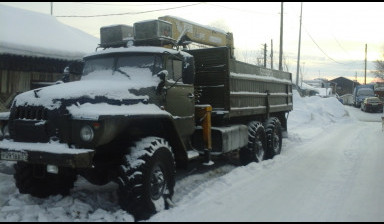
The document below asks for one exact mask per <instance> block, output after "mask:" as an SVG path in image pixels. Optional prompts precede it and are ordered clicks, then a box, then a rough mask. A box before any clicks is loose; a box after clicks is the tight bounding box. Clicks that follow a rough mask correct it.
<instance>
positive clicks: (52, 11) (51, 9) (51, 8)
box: [51, 2, 53, 16]
mask: <svg viewBox="0 0 384 224" xmlns="http://www.w3.org/2000/svg"><path fill="white" fill-rule="evenodd" d="M52 15H53V2H51V16H52Z"/></svg>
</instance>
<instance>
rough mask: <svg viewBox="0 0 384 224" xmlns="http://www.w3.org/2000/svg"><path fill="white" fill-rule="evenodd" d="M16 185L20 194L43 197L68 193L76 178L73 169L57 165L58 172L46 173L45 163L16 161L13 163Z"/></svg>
mask: <svg viewBox="0 0 384 224" xmlns="http://www.w3.org/2000/svg"><path fill="white" fill-rule="evenodd" d="M14 168H15V173H14V175H13V176H14V178H15V182H16V187H17V188H18V189H19V191H20V193H22V194H30V195H32V196H35V197H39V198H45V197H48V196H50V195H57V194H61V195H68V194H69V191H70V189H72V188H73V184H74V182H75V181H76V179H77V174H76V172H75V170H74V169H71V168H66V167H59V173H58V174H52V173H47V171H46V166H45V165H37V164H28V163H25V162H17V163H16V164H15V165H14Z"/></svg>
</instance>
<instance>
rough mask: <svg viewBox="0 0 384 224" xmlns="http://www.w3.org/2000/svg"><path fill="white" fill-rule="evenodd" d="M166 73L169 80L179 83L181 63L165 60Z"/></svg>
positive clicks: (170, 59)
mask: <svg viewBox="0 0 384 224" xmlns="http://www.w3.org/2000/svg"><path fill="white" fill-rule="evenodd" d="M167 71H168V76H169V79H173V80H174V81H179V82H181V81H182V80H181V79H180V78H181V76H182V61H180V60H175V59H172V58H169V59H168V60H167Z"/></svg>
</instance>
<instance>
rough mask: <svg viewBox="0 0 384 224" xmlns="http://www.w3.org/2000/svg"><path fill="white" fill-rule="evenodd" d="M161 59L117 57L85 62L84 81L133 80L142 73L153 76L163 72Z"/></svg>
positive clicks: (154, 56)
mask: <svg viewBox="0 0 384 224" xmlns="http://www.w3.org/2000/svg"><path fill="white" fill-rule="evenodd" d="M161 67H162V66H161V59H160V57H159V56H156V55H129V56H122V55H115V56H108V57H102V58H91V59H88V60H86V61H85V65H84V70H83V77H82V79H94V78H103V77H104V78H105V77H106V76H109V77H110V76H116V77H119V78H131V76H137V75H140V74H142V73H145V74H148V73H150V74H151V75H153V74H156V73H157V72H159V71H160V70H161Z"/></svg>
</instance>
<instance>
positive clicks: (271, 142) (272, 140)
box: [264, 117, 283, 159]
mask: <svg viewBox="0 0 384 224" xmlns="http://www.w3.org/2000/svg"><path fill="white" fill-rule="evenodd" d="M264 127H265V133H266V136H267V158H268V159H272V158H273V157H274V156H275V155H278V154H280V152H281V147H282V143H283V135H282V128H281V123H280V121H279V119H277V118H276V117H271V118H268V119H267V120H266V121H265V123H264Z"/></svg>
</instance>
